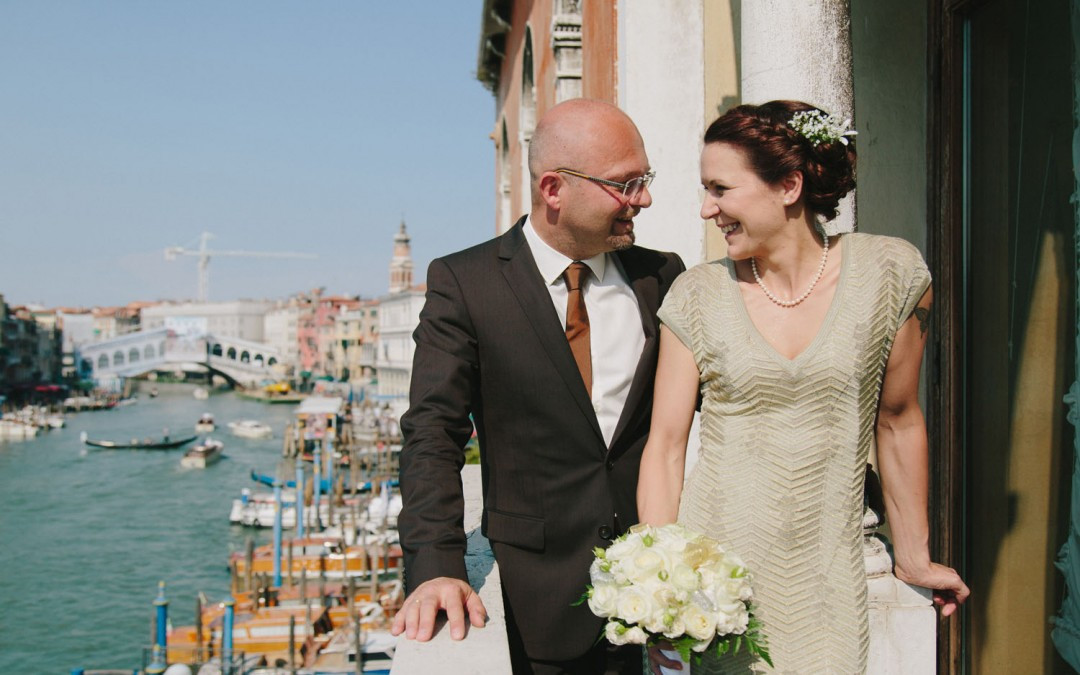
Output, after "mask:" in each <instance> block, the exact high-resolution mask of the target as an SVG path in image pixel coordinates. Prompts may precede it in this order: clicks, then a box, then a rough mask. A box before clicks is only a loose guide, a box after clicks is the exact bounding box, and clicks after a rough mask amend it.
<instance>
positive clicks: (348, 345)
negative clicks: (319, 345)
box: [328, 299, 379, 396]
mask: <svg viewBox="0 0 1080 675" xmlns="http://www.w3.org/2000/svg"><path fill="white" fill-rule="evenodd" d="M378 308H379V301H378V300H372V299H368V300H359V301H358V303H357V307H356V308H355V309H347V310H344V311H342V312H341V314H339V315H338V316H337V317H336V318H335V321H334V338H333V340H332V341H331V350H330V356H331V358H330V364H331V366H332V371H330V372H329V373H328V374H330V375H333V376H334V379H336V380H340V381H342V382H349V383H350V384H352V386H353V390H354V391H356V392H357V393H359V392H364V394H365V396H366V395H367V394H374V393H375V390H374V388H373V387H374V386H375V385H376V379H375V364H374V362H373V361H370V362H367V363H365V355H366V353H367V352H366V351H365V350H366V349H367V350H368V351H370V353H371V355H372V356H374V344H375V341H376V340H377V339H378V335H379V331H378Z"/></svg>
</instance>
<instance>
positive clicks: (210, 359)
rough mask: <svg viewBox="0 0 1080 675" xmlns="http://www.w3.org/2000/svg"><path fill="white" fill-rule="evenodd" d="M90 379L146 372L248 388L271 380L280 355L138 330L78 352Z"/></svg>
mask: <svg viewBox="0 0 1080 675" xmlns="http://www.w3.org/2000/svg"><path fill="white" fill-rule="evenodd" d="M80 351H81V352H82V354H81V357H82V359H83V360H85V361H86V362H87V363H89V365H90V367H91V369H92V371H93V378H94V379H95V380H98V381H105V380H109V379H114V378H125V377H135V376H137V375H142V374H144V373H148V372H151V371H157V370H167V371H185V372H190V371H209V372H211V373H213V374H217V375H221V376H222V377H224V378H225V379H226V380H228V381H229V382H230V383H231V384H239V385H241V386H245V387H247V386H252V385H255V384H258V383H260V382H261V381H263V380H266V379H268V378H270V379H273V378H275V377H276V375H277V373H276V371H277V369H276V368H274V366H275V365H276V364H277V363H278V362H279V361H280V360H281V355H280V354H278V352H277V350H275V349H274V348H272V347H270V346H268V345H265V344H262V343H259V342H251V341H248V340H240V339H238V338H232V337H217V336H214V335H210V334H202V335H190V334H189V335H180V334H177V333H176V331H174V330H172V329H169V328H156V329H154V330H147V331H138V332H135V333H129V334H127V335H121V336H119V337H115V338H111V339H108V340H102V341H100V342H92V343H89V344H85V345H83V346H82V347H81V348H80Z"/></svg>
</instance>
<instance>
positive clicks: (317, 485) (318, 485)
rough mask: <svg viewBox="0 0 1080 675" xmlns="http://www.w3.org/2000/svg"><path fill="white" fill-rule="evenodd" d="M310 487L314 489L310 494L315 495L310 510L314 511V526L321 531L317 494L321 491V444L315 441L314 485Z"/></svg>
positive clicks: (319, 497)
mask: <svg viewBox="0 0 1080 675" xmlns="http://www.w3.org/2000/svg"><path fill="white" fill-rule="evenodd" d="M311 487H313V488H314V490H312V494H314V495H315V496H314V497H313V498H312V500H311V508H313V509H315V525H316V527H319V528H320V529H322V528H321V525H322V521H321V520H319V519H320V518H321V516H322V511H321V509H320V508H319V507H320V506H321V504H320V503H319V502H321V501H322V497H321V495H320V494H319V492H320V490H321V489H322V444H321V443H319V442H317V441H316V443H315V483H314V484H313V485H312V486H311Z"/></svg>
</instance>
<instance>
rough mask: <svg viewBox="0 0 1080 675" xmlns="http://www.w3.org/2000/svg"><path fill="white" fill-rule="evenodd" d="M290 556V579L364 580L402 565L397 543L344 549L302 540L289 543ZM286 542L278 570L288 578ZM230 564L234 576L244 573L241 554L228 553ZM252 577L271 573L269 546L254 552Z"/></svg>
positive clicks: (322, 541)
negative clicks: (372, 574)
mask: <svg viewBox="0 0 1080 675" xmlns="http://www.w3.org/2000/svg"><path fill="white" fill-rule="evenodd" d="M291 543H292V547H293V553H292V569H291V572H292V576H294V577H299V576H301V575H303V576H306V577H309V578H311V577H316V578H317V577H319V576H322V575H324V576H325V577H326V578H328V579H342V578H346V577H357V578H362V577H367V576H370V575H371V572H375V574H376V575H377V576H378V575H383V574H391V573H395V574H396V573H397V571H398V568H399V567H400V566H401V565H402V552H401V546H400V545H398V544H389V545H378V544H376V545H371V546H366V547H365V546H345V547H343V546H342V545H341V543H340V540H339V541H327V540H326V539H325V538H323V537H305V538H303V539H294V540H292V541H291ZM288 546H289V543H286V544H285V545H284V546H283V547H282V552H281V569H282V574H285V575H288V574H289V572H290V570H289V568H288V551H287V550H286V549H287V548H288ZM230 563H231V565H232V566H233V567H234V568H235V569H236V574H237V576H238V577H243V576H244V575H245V574H247V560H245V554H244V553H243V552H241V551H238V552H235V553H233V554H232V556H231V559H230ZM251 569H252V573H254V574H271V573H272V572H273V570H274V547H273V546H272V545H266V546H259V547H257V548H256V549H255V552H254V558H253V560H252V565H251Z"/></svg>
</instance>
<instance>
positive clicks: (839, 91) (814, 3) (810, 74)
mask: <svg viewBox="0 0 1080 675" xmlns="http://www.w3.org/2000/svg"><path fill="white" fill-rule="evenodd" d="M851 64H852V61H851V16H850V11H849V5H848V0H798V1H797V2H793V1H792V0H755V1H754V2H744V3H742V100H743V102H744V103H764V102H765V101H771V100H774V99H796V100H801V101H806V102H807V103H810V104H812V105H816V106H818V107H819V108H821V109H822V110H825V111H826V112H829V113H833V114H836V115H841V116H843V117H850V118H851V119H852V120H853V121H854V118H855V110H854V106H855V103H854V95H853V90H854V86H853V81H854V80H853V71H852V65H851ZM855 222H856V218H855V195H854V193H853V194H850V195H848V196H847V198H845V199H844V200H843V201H842V202H840V214H839V215H838V216H837V217H836V219H835V220H833V221H832V222H830V223H829V224H828V225H827V227H826V230H827V231H828V232H829V233H830V234H832V233H835V232H850V231H852V230H853V229H854V228H855Z"/></svg>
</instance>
